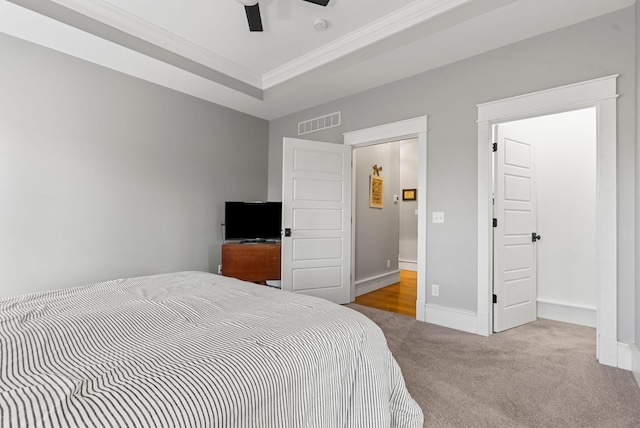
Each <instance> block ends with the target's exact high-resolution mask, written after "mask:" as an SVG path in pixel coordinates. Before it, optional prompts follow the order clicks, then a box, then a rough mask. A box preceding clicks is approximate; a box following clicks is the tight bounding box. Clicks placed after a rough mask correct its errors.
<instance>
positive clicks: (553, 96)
mask: <svg viewBox="0 0 640 428" xmlns="http://www.w3.org/2000/svg"><path fill="white" fill-rule="evenodd" d="M617 77H618V75H613V76H607V77H603V78H600V79H593V80H589V81H586V82H581V83H576V84H572V85H566V86H561V87H558V88H554V89H549V90H545V91H539V92H534V93H531V94H527V95H521V96H517V97H512V98H507V99H503V100H499V101H494V102H490V103H485V104H480V105H478V302H477V307H478V314H479V315H478V318H479V322H480V318H482V322H486V323H487V325H482V326H481V325H478V331H481V330H483V331H487V332H488V333H489V334H491V332H492V331H493V328H492V322H493V320H492V303H491V300H490V296H491V294H492V293H493V291H492V277H493V272H492V269H493V266H492V263H493V253H492V251H493V250H492V239H493V237H492V227H491V223H490V218H491V216H492V214H491V173H492V165H491V159H492V152H491V149H490V145H491V143H492V139H491V126H492V125H494V124H498V123H503V122H507V121H513V120H518V119H525V118H528V117H534V116H539V115H543V114H551V113H560V112H563V111H569V110H574V109H578V108H587V107H596V111H597V121H598V122H597V168H596V183H597V184H596V185H597V202H596V204H597V242H598V244H597V246H598V249H597V251H598V253H597V254H598V262H597V263H598V278H597V306H596V307H597V315H598V316H597V325H596V330H597V337H598V340H597V345H596V346H597V349H596V358H598V360H599V361H600V363H602V364H606V365H611V366H617V364H618V355H617V354H618V345H617V340H616V338H617V326H618V324H617V295H618V294H617V284H618V280H617V224H616V216H617V179H616V173H617V165H616V160H617V159H616V153H617V152H616V149H617V136H616V126H617V123H616V120H617V119H616V117H617V111H616V98H617V96H618V95H617V93H616V84H617V82H616V79H617ZM485 315H488V316H485Z"/></svg>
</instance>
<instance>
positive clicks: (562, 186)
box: [493, 108, 597, 332]
mask: <svg viewBox="0 0 640 428" xmlns="http://www.w3.org/2000/svg"><path fill="white" fill-rule="evenodd" d="M493 133H494V141H495V142H496V147H495V149H496V151H495V152H494V163H493V164H494V168H493V170H494V173H493V177H494V180H493V181H494V186H493V187H494V217H493V218H494V219H496V221H495V224H494V226H495V227H494V236H493V242H494V248H493V261H494V269H493V271H494V278H493V289H494V295H495V296H496V298H495V299H494V305H493V306H494V307H493V322H494V325H493V331H494V332H499V331H504V330H506V329H509V328H513V327H518V326H519V325H522V324H525V323H528V322H531V321H534V320H536V319H537V318H538V317H540V318H547V319H552V320H555V321H562V322H568V323H572V324H579V325H583V326H588V327H596V319H597V317H596V277H597V269H596V261H597V255H596V111H595V108H589V109H582V110H575V111H571V112H565V113H559V114H554V115H546V116H540V117H535V118H530V119H525V120H520V121H514V122H506V123H503V124H500V125H496V126H494V130H493ZM523 183H528V185H526V186H520V185H519V184H523Z"/></svg>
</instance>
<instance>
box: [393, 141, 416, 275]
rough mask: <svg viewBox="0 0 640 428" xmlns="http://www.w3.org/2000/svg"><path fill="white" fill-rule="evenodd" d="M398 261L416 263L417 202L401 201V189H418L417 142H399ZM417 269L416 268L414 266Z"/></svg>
mask: <svg viewBox="0 0 640 428" xmlns="http://www.w3.org/2000/svg"><path fill="white" fill-rule="evenodd" d="M399 145H400V190H399V191H400V251H399V253H398V254H399V256H398V257H399V258H400V260H405V261H409V262H417V261H418V216H417V215H416V210H417V209H418V200H417V199H416V200H415V201H403V200H402V189H417V188H418V168H419V164H418V158H419V154H418V153H419V152H418V140H417V139H415V138H414V139H411V140H405V141H400V142H399ZM416 268H417V266H416Z"/></svg>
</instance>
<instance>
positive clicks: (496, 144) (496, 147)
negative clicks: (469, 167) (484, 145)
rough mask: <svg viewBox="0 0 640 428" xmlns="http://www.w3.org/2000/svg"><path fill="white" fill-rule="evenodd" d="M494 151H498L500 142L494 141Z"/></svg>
mask: <svg viewBox="0 0 640 428" xmlns="http://www.w3.org/2000/svg"><path fill="white" fill-rule="evenodd" d="M493 151H494V152H497V151H498V143H493Z"/></svg>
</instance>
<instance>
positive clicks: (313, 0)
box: [304, 0, 329, 6]
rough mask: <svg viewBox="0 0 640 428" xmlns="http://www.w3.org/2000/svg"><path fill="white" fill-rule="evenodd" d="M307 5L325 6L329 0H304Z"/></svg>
mask: <svg viewBox="0 0 640 428" xmlns="http://www.w3.org/2000/svg"><path fill="white" fill-rule="evenodd" d="M304 1H306V2H309V3H313V4H319V5H320V6H326V5H328V4H329V0H304Z"/></svg>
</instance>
